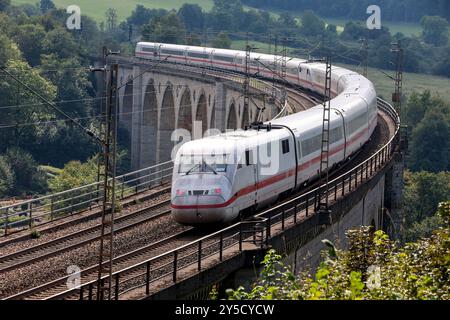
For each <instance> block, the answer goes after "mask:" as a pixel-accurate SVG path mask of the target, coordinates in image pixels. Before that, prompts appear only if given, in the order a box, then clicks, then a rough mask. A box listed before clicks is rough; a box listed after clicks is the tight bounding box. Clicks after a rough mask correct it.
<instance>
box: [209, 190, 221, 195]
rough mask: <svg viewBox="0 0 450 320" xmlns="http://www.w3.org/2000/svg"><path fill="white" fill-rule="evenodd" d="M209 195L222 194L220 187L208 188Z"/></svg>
mask: <svg viewBox="0 0 450 320" xmlns="http://www.w3.org/2000/svg"><path fill="white" fill-rule="evenodd" d="M208 194H209V195H211V196H220V195H222V189H221V188H214V189H212V190H209V193H208Z"/></svg>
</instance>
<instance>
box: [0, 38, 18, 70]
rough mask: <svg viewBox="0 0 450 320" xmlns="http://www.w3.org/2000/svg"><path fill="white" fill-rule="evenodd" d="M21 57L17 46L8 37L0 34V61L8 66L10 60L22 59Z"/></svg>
mask: <svg viewBox="0 0 450 320" xmlns="http://www.w3.org/2000/svg"><path fill="white" fill-rule="evenodd" d="M21 55H22V53H21V52H20V50H19V48H18V47H17V45H16V44H15V43H14V42H13V41H12V40H11V39H10V38H8V37H7V36H6V35H4V34H0V61H2V63H3V64H6V62H7V61H9V60H10V59H17V58H19V59H20V58H21Z"/></svg>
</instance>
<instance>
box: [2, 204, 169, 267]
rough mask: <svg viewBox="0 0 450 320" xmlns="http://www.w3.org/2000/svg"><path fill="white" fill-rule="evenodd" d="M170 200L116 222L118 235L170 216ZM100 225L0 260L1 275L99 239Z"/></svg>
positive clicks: (11, 254)
mask: <svg viewBox="0 0 450 320" xmlns="http://www.w3.org/2000/svg"><path fill="white" fill-rule="evenodd" d="M169 205H170V199H167V200H163V201H160V202H158V203H156V204H154V205H152V206H150V207H148V208H144V209H140V210H137V211H133V212H131V213H129V214H126V215H123V216H121V217H118V218H117V219H116V227H115V232H116V233H120V232H124V231H126V230H129V229H131V228H133V227H135V226H137V225H140V224H143V223H146V222H150V221H153V220H156V219H158V218H160V217H163V216H166V215H169V214H170V209H169ZM100 228H101V227H100V225H99V224H96V225H94V226H91V227H88V228H85V229H82V230H78V231H75V232H72V233H70V234H67V235H64V236H62V237H59V238H56V239H53V240H50V241H48V242H44V243H41V244H39V245H36V246H32V247H29V248H26V249H23V250H20V251H16V252H13V253H10V254H7V255H4V256H2V257H0V274H2V273H5V272H7V271H10V270H13V269H16V268H20V267H22V266H25V265H31V264H34V263H36V262H39V261H42V260H44V259H48V258H50V257H53V256H56V255H59V254H62V253H64V252H68V251H70V250H74V249H76V248H79V247H81V246H84V245H87V244H89V243H92V242H94V241H97V240H99V239H100Z"/></svg>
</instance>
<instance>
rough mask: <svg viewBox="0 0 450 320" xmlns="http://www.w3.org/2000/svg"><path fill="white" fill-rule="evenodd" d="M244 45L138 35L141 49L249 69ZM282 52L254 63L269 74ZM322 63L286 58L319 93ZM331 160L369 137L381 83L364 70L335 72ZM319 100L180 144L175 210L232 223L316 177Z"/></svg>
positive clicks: (143, 54)
mask: <svg viewBox="0 0 450 320" xmlns="http://www.w3.org/2000/svg"><path fill="white" fill-rule="evenodd" d="M245 56H246V54H245V52H242V51H237V50H226V49H214V48H203V47H190V46H180V45H171V44H161V43H148V42H140V43H138V45H137V47H136V57H138V58H142V59H152V60H155V59H156V60H160V59H167V61H169V62H171V63H181V64H187V65H202V66H208V67H212V68H219V69H224V70H230V71H233V72H244V71H245ZM280 60H281V57H275V56H272V55H267V54H259V53H251V54H250V61H249V68H250V70H251V71H252V72H253V73H257V74H258V75H259V76H261V77H266V78H268V79H272V78H274V77H276V76H277V75H276V74H277V73H279V71H280V69H279V68H280V65H279V63H276V61H280ZM325 69H326V68H325V65H324V64H323V63H321V62H317V61H306V60H302V59H288V61H287V63H286V81H288V82H289V83H291V84H292V85H298V86H301V87H303V88H305V89H308V90H310V91H312V92H316V93H319V94H322V93H323V91H324V85H325V73H326V70H325ZM331 95H332V100H331V101H330V105H331V118H330V142H329V143H330V144H329V147H330V148H329V150H330V153H329V155H330V157H329V165H330V167H333V166H337V165H339V164H340V163H342V162H343V161H345V160H346V159H348V158H349V157H351V156H352V155H353V154H355V153H356V152H358V150H360V148H361V147H362V146H363V145H364V144H365V143H366V142H367V141H368V140H369V139H370V136H371V134H372V132H373V130H375V127H376V126H377V106H376V91H375V89H374V86H373V84H372V83H371V82H370V81H369V80H368V79H366V78H364V77H363V76H361V75H359V74H357V73H355V72H353V71H350V70H347V69H344V68H340V67H333V68H332V74H331ZM322 118H323V107H322V106H321V105H319V106H316V107H313V108H311V109H308V110H306V111H302V112H299V113H296V114H292V115H289V116H286V117H283V118H279V119H276V120H274V121H271V122H266V123H264V124H257V125H256V124H255V125H254V126H251V127H250V128H248V130H238V131H235V132H228V133H224V134H219V135H216V136H213V137H207V138H204V139H201V140H196V141H191V142H188V143H186V144H184V145H183V146H181V148H180V149H179V150H178V153H177V156H176V159H175V161H174V163H175V165H174V171H173V180H172V195H171V197H172V199H171V202H172V213H173V217H174V219H175V220H176V221H178V222H179V223H182V224H188V225H203V224H212V223H229V222H231V221H234V220H235V219H236V218H238V217H239V216H240V215H242V214H243V213H246V212H249V211H253V210H255V209H258V208H260V207H263V206H265V205H267V204H270V203H272V202H274V201H276V199H277V198H278V197H279V196H280V195H283V194H286V193H289V192H293V191H295V190H297V189H299V188H301V187H302V186H304V185H305V184H307V183H308V182H310V181H311V180H313V179H315V178H317V176H318V174H319V170H320V154H321V144H322V121H323V120H322Z"/></svg>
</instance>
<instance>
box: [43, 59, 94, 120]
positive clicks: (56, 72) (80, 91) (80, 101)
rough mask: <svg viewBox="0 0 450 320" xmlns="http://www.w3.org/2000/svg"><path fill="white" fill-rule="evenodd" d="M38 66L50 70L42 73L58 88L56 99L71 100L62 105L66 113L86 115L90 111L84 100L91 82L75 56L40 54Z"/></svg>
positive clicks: (90, 107) (86, 97) (79, 115)
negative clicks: (64, 56) (59, 56)
mask: <svg viewBox="0 0 450 320" xmlns="http://www.w3.org/2000/svg"><path fill="white" fill-rule="evenodd" d="M40 68H41V69H43V70H52V71H51V72H46V73H45V74H44V75H45V76H46V78H47V79H49V80H50V81H51V82H52V83H53V84H54V85H55V86H56V87H57V88H58V91H57V95H56V100H57V101H73V102H70V103H68V102H66V103H64V105H63V106H62V107H63V108H64V110H65V111H66V112H67V113H69V114H71V115H73V116H77V117H86V116H87V115H88V114H89V113H90V111H92V106H91V105H90V103H88V102H86V100H88V98H89V96H88V94H87V93H88V92H89V91H90V90H91V89H92V84H91V82H90V81H89V78H88V73H86V71H85V70H83V67H82V65H81V63H80V61H79V60H78V59H77V58H65V59H58V57H57V56H56V55H55V54H49V55H42V64H41V66H40Z"/></svg>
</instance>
